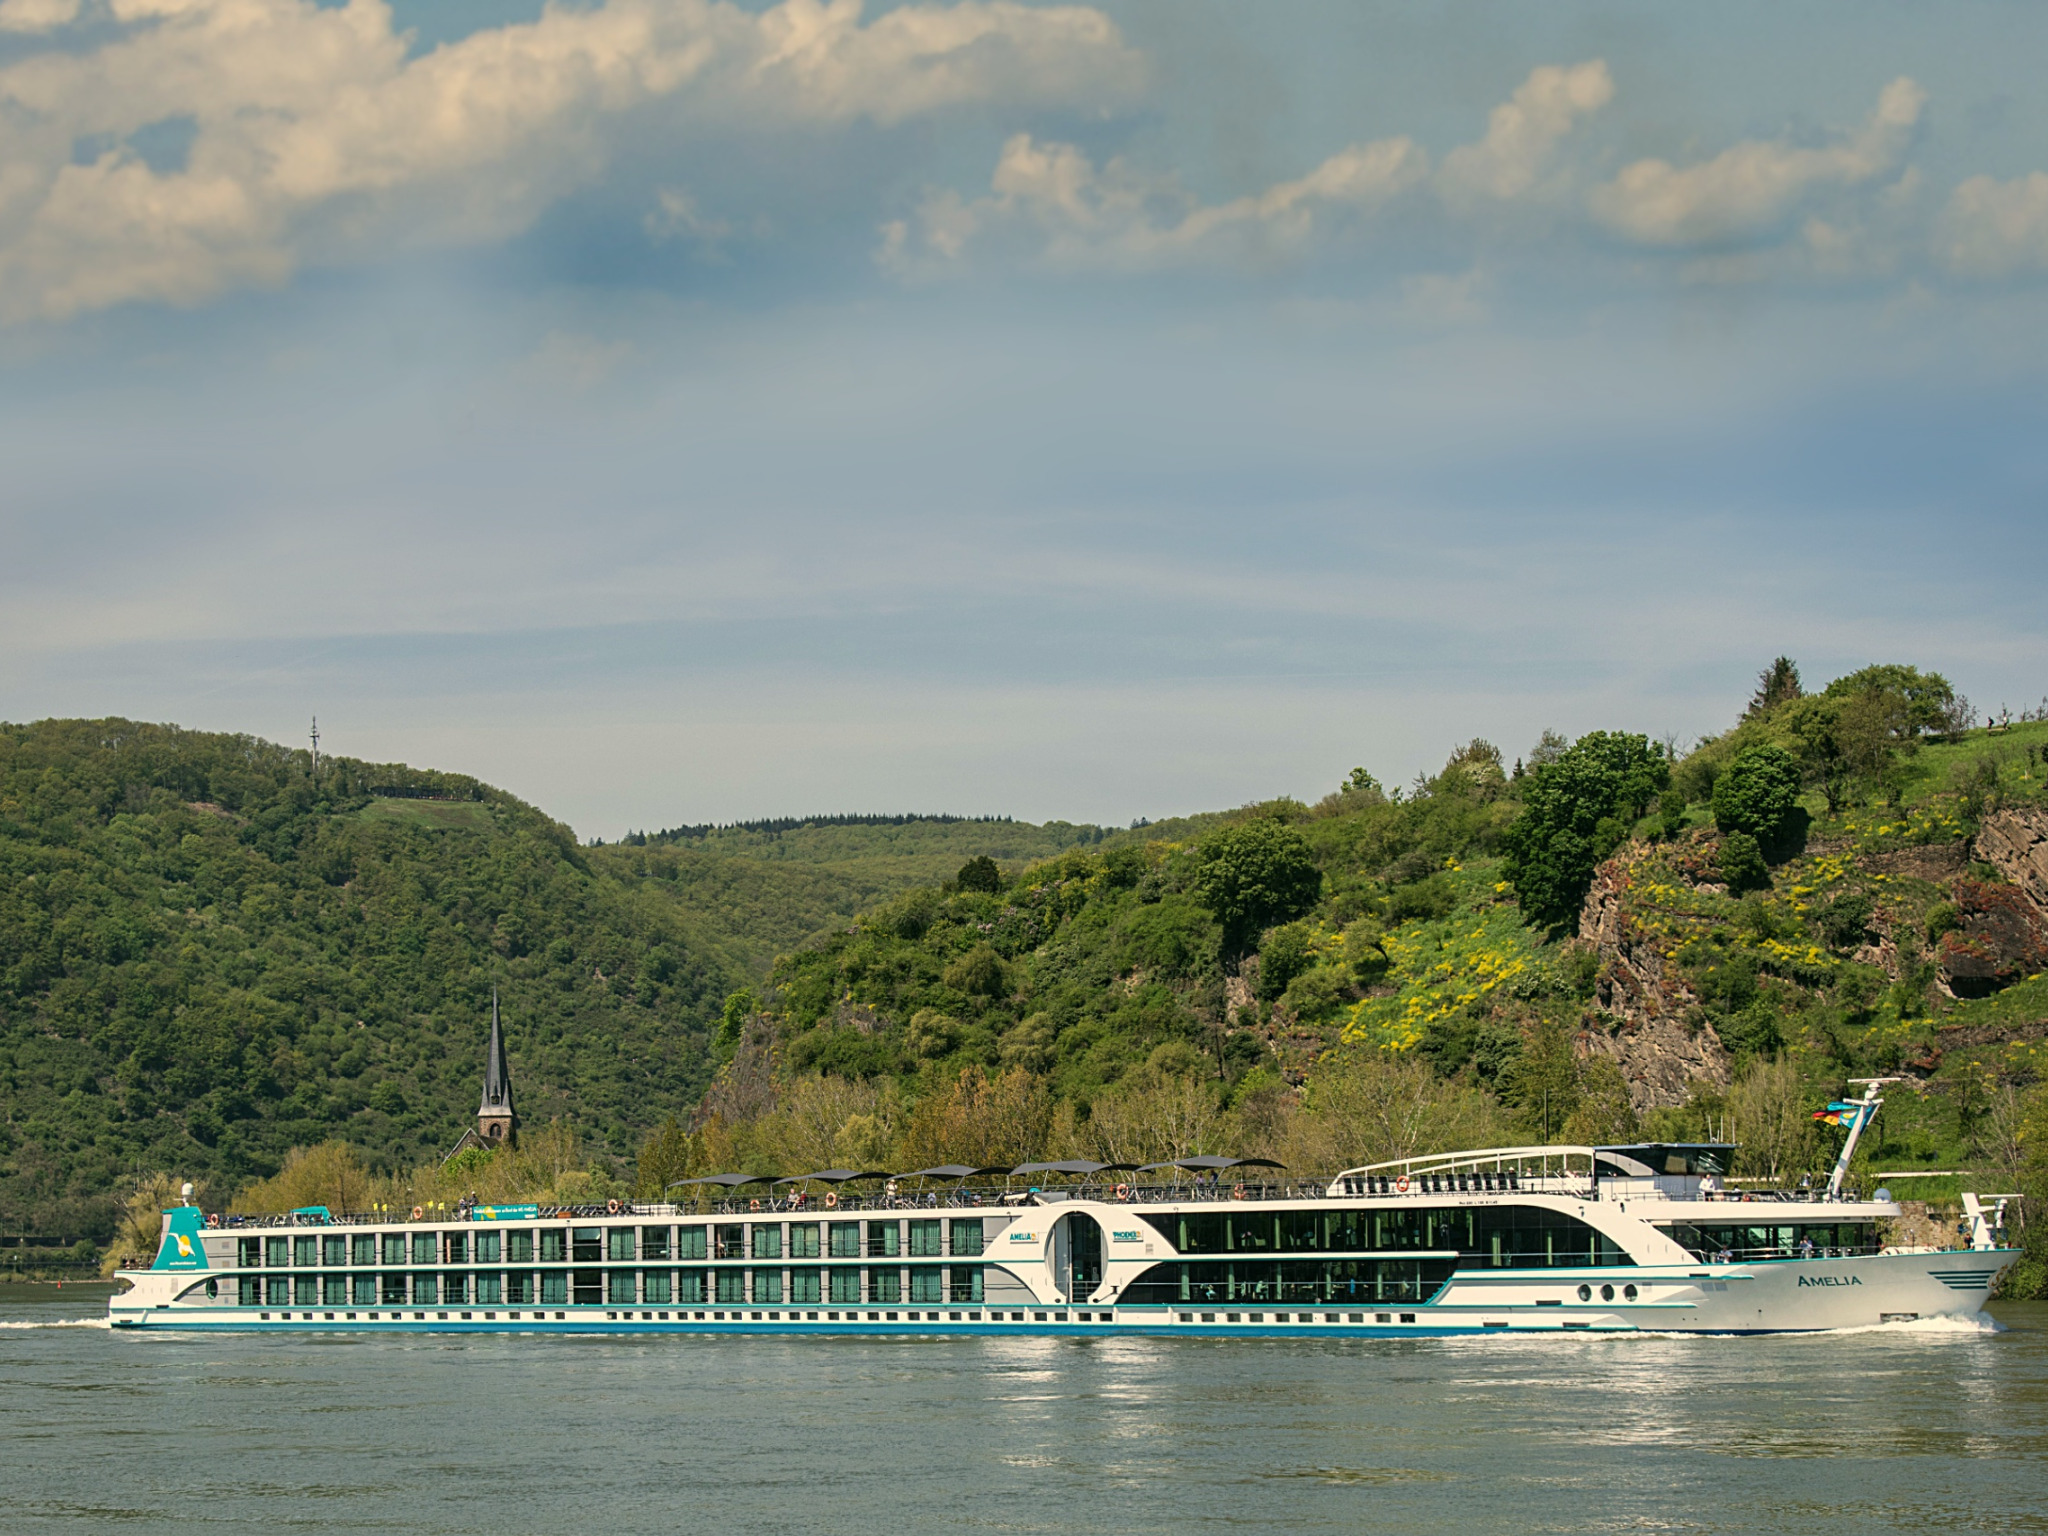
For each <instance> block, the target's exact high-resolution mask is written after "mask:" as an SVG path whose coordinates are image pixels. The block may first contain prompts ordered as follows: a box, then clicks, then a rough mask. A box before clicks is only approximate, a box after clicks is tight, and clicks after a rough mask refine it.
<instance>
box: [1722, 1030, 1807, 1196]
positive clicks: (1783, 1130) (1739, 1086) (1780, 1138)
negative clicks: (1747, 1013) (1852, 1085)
mask: <svg viewBox="0 0 2048 1536" xmlns="http://www.w3.org/2000/svg"><path fill="white" fill-rule="evenodd" d="M1728 1110H1729V1114H1730V1115H1731V1117H1732V1118H1733V1119H1734V1122H1735V1139H1736V1140H1737V1141H1739V1142H1741V1144H1742V1150H1741V1152H1740V1153H1738V1154H1737V1155H1738V1157H1739V1158H1740V1159H1741V1162H1742V1164H1743V1165H1744V1167H1745V1168H1746V1169H1747V1171H1749V1172H1751V1173H1757V1174H1761V1175H1763V1177H1765V1178H1767V1179H1785V1178H1789V1177H1790V1176H1791V1175H1793V1174H1796V1173H1804V1172H1806V1171H1807V1170H1808V1169H1809V1168H1811V1167H1813V1166H1814V1164H1815V1163H1816V1162H1817V1161H1818V1157H1819V1151H1820V1143H1819V1141H1818V1139H1817V1138H1816V1137H1815V1135H1814V1130H1813V1115H1812V1113H1811V1111H1810V1109H1809V1107H1808V1105H1807V1102H1806V1094H1805V1089H1804V1088H1803V1087H1802V1086H1801V1084H1800V1081H1799V1069H1798V1068H1797V1067H1796V1066H1794V1065H1793V1064H1792V1060H1791V1058H1790V1057H1787V1056H1771V1057H1763V1056H1758V1057H1756V1058H1754V1059H1752V1060H1751V1061H1750V1063H1749V1065H1748V1066H1746V1067H1744V1068H1743V1070H1742V1074H1741V1076H1739V1077H1737V1078H1736V1079H1735V1085H1734V1087H1732V1088H1730V1089H1729V1090H1728Z"/></svg>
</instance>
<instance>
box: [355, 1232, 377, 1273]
mask: <svg viewBox="0 0 2048 1536" xmlns="http://www.w3.org/2000/svg"><path fill="white" fill-rule="evenodd" d="M348 1247H349V1255H348V1261H349V1263H351V1264H356V1265H370V1264H374V1263H376V1262H377V1234H376V1233H374V1232H358V1233H357V1234H356V1235H355V1236H354V1237H351V1238H350V1239H349V1240H348Z"/></svg>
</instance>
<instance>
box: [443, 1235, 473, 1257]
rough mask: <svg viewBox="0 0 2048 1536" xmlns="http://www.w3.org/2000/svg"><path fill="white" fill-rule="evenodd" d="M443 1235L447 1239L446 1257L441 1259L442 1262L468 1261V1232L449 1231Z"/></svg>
mask: <svg viewBox="0 0 2048 1536" xmlns="http://www.w3.org/2000/svg"><path fill="white" fill-rule="evenodd" d="M444 1235H445V1237H446V1239H447V1241H446V1245H445V1246H446V1248H447V1253H448V1257H447V1258H445V1259H444V1260H442V1262H443V1263H445V1264H467V1263H468V1262H469V1234H468V1233H467V1232H449V1233H446V1234H444Z"/></svg>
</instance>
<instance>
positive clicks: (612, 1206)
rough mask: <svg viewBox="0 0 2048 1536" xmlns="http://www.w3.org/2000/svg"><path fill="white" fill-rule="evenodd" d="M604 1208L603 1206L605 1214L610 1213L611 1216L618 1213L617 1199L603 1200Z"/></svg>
mask: <svg viewBox="0 0 2048 1536" xmlns="http://www.w3.org/2000/svg"><path fill="white" fill-rule="evenodd" d="M604 1208H605V1213H606V1214H607V1215H611V1216H616V1215H618V1214H619V1202H618V1201H616V1200H607V1201H605V1203H604Z"/></svg>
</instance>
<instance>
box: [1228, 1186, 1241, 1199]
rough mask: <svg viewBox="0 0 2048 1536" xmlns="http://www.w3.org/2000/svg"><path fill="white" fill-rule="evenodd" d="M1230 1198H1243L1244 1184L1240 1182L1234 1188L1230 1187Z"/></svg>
mask: <svg viewBox="0 0 2048 1536" xmlns="http://www.w3.org/2000/svg"><path fill="white" fill-rule="evenodd" d="M1230 1198H1231V1199H1233V1200H1242V1199H1243V1198H1244V1186H1243V1185H1242V1184H1239V1185H1238V1186H1236V1187H1235V1188H1234V1189H1232V1190H1231V1191H1230Z"/></svg>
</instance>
